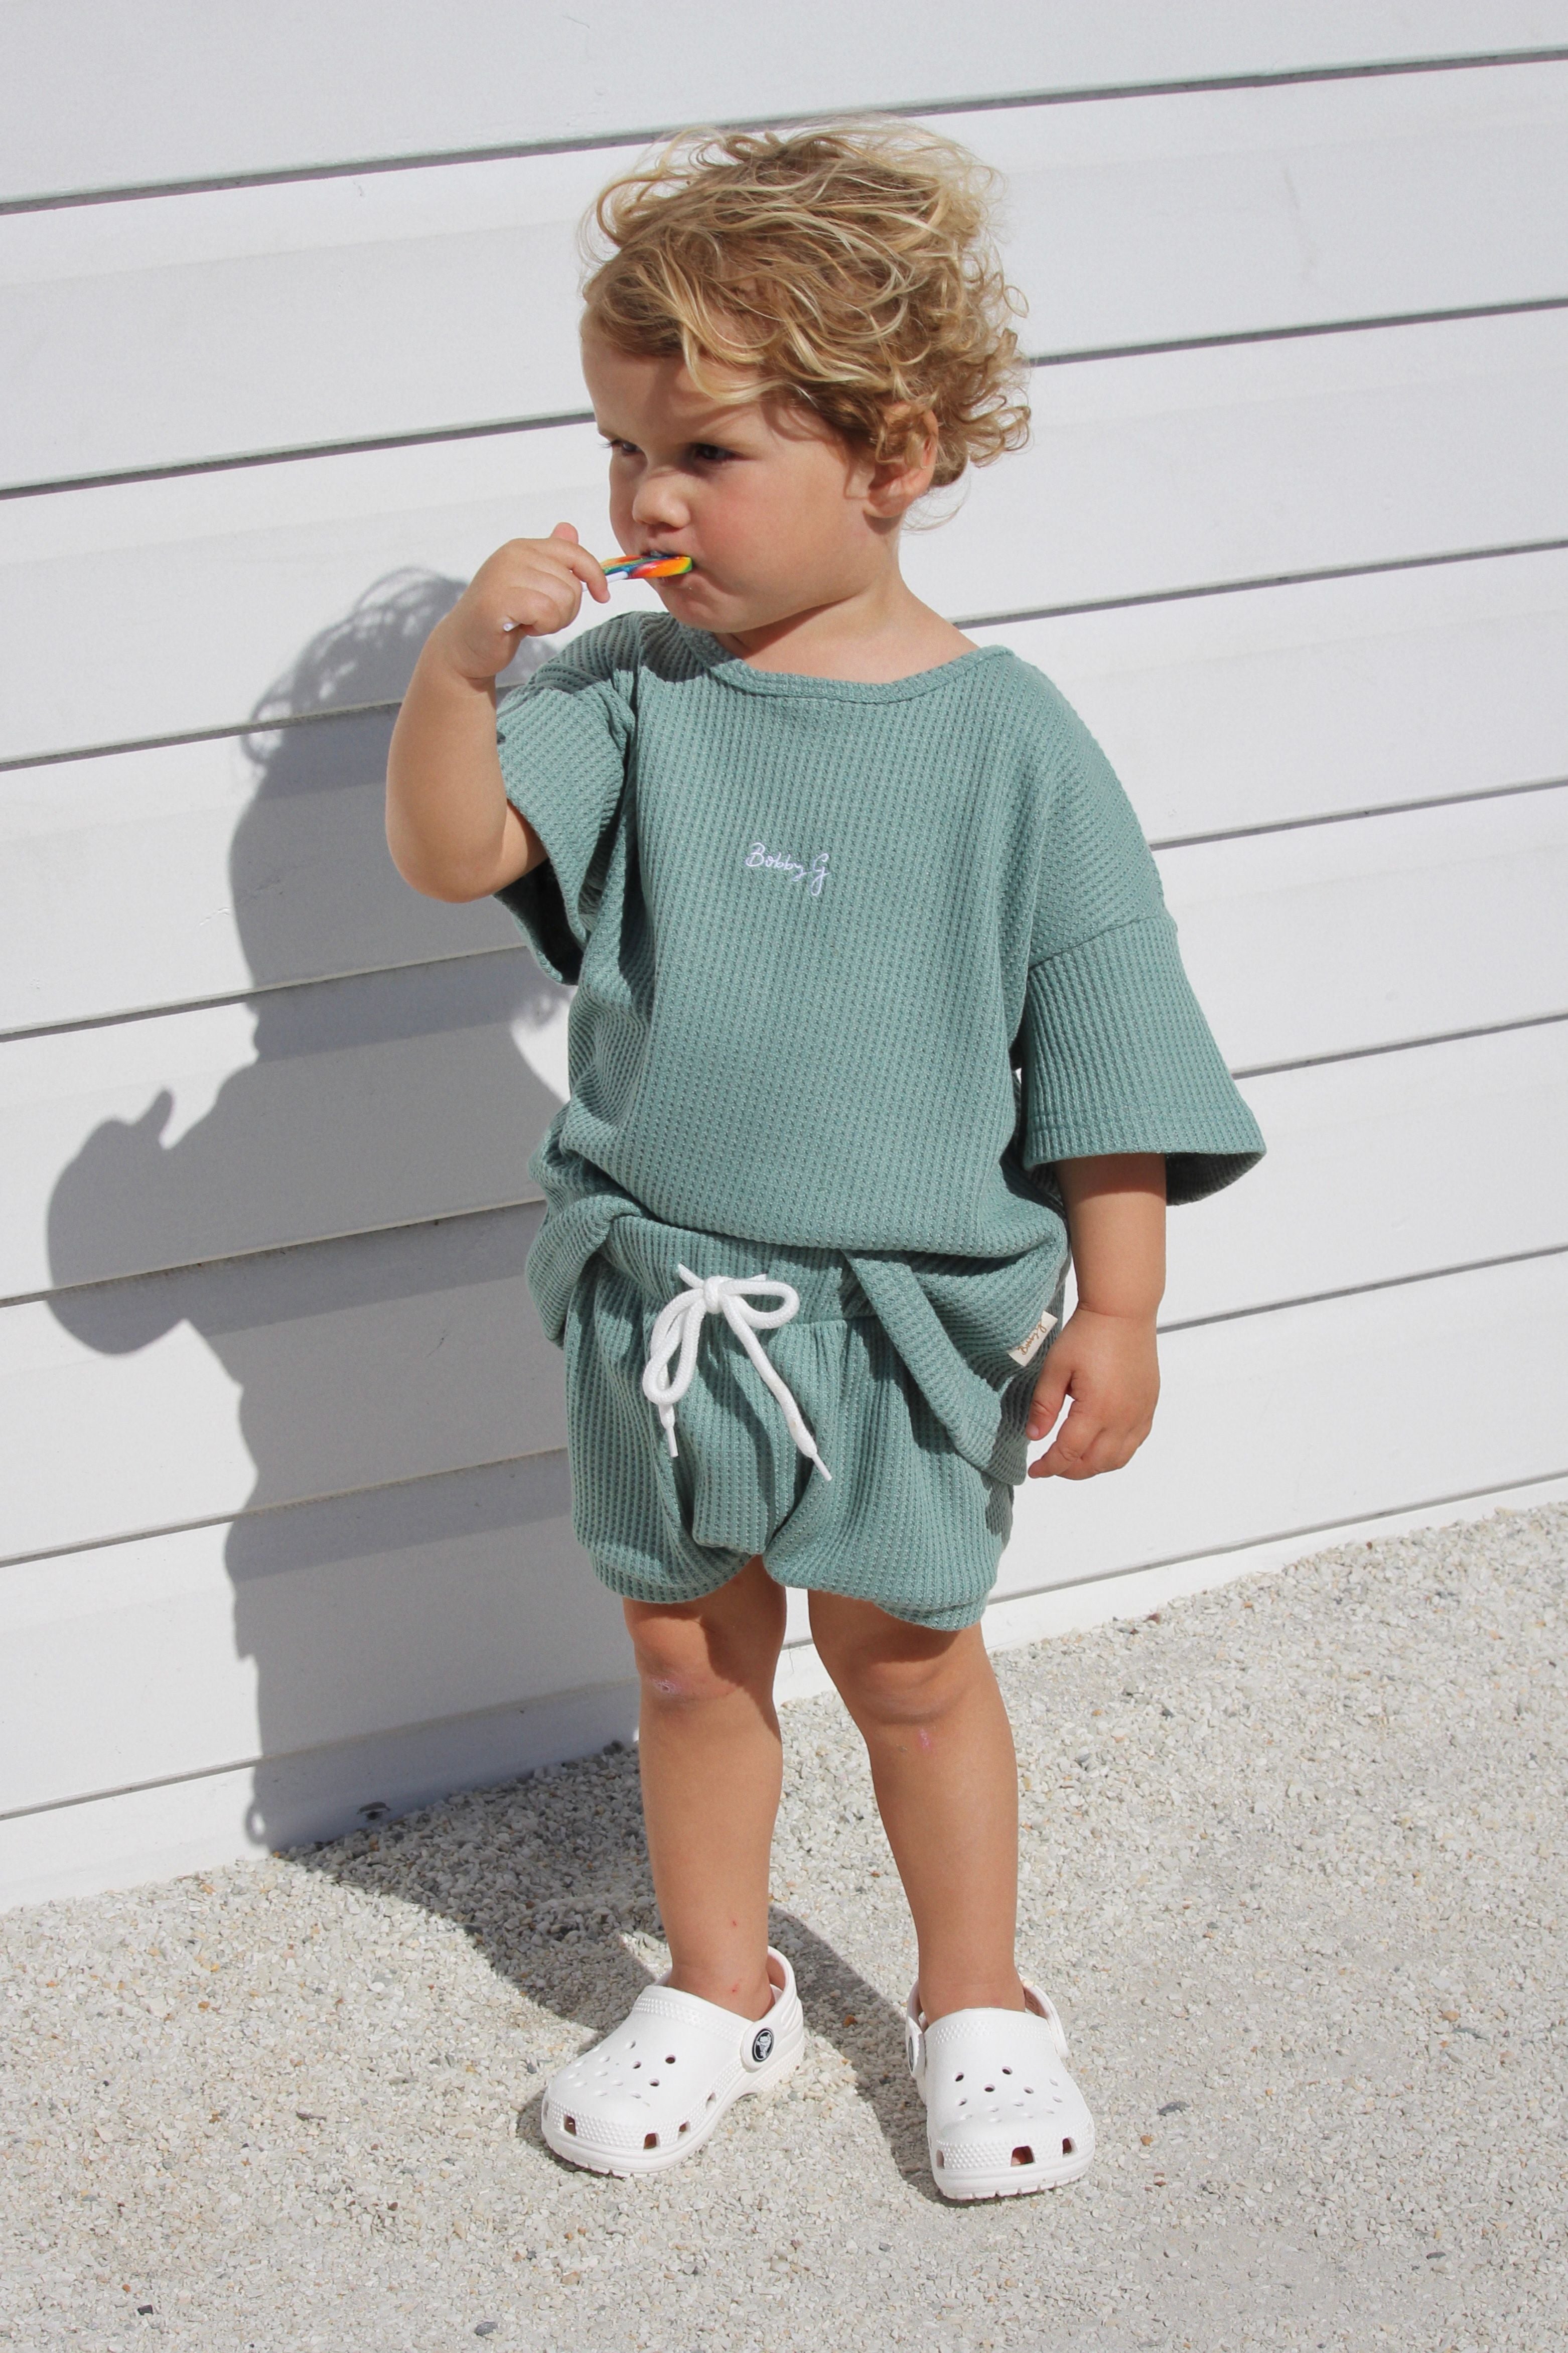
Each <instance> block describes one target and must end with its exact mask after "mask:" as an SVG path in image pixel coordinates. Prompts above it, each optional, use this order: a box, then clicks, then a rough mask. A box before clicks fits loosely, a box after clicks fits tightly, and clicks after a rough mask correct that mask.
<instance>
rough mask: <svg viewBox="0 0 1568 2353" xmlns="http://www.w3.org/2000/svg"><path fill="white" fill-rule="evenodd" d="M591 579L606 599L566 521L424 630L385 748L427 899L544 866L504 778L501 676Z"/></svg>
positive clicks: (398, 844)
mask: <svg viewBox="0 0 1568 2353" xmlns="http://www.w3.org/2000/svg"><path fill="white" fill-rule="evenodd" d="M584 585H585V586H587V587H588V589H589V590H590V591H591V593H592V594H593V595H594V596H595V597H596V598H597V599H598V601H599V603H600V604H601V605H602V604H605V603H606V602H607V601H608V598H609V594H610V591H609V587H608V586H607V584H606V582H605V575H604V573H603V572H602V571H601V570H600V568H599V565H598V564H597V562H596V561H595V558H594V557H593V556H591V555H590V554H588V552H587V550H586V549H585V548H583V547H579V546H578V544H577V534H576V533H575V532H574V530H573V528H572V525H571V524H570V523H569V522H560V523H557V524H556V526H555V529H554V530H553V532H552V533H551V535H550V537H549V538H548V539H513V540H509V541H508V543H507V544H506V545H505V546H504V547H500V548H498V549H497V550H496V552H495V554H493V555H492V556H491V557H490V558H489V562H488V563H486V564H484V565H481V566H480V568H479V571H478V572H477V573H476V574H475V575H474V578H473V580H472V581H471V582H470V583H469V585H468V587H467V588H466V589H465V590H464V592H463V594H462V596H460V597H459V598H458V602H457V603H456V604H455V605H454V606H453V607H452V609H451V611H450V612H449V613H448V614H447V617H446V619H445V620H444V621H437V624H436V627H435V628H433V629H432V630H431V632H430V635H429V636H428V637H427V638H426V640H425V647H424V650H423V651H422V653H421V654H420V656H419V659H418V661H417V662H416V664H415V669H414V676H413V678H412V679H411V681H409V687H408V691H407V693H406V694H405V696H404V698H403V708H402V710H401V711H400V712H398V714H397V724H396V726H395V728H394V729H393V731H392V744H391V748H390V749H389V751H388V753H387V759H386V844H387V848H388V849H390V850H391V852H392V862H393V864H394V865H395V867H396V869H397V871H398V872H399V873H400V874H401V875H402V877H403V879H404V881H405V882H411V883H412V884H413V886H414V888H415V890H416V891H423V892H424V893H425V894H426V898H430V899H449V900H464V899H484V898H488V897H489V894H490V892H494V891H500V890H501V889H503V888H504V887H505V885H506V884H507V883H509V882H515V881H517V879H518V877H519V876H520V875H522V874H527V873H529V872H530V871H531V869H532V868H534V867H535V866H540V865H542V863H543V861H544V856H545V850H544V845H543V843H542V841H541V840H540V839H539V836H538V835H537V834H536V833H535V832H534V830H533V828H532V827H531V825H530V824H529V823H528V821H527V819H526V818H522V817H520V816H519V814H518V812H517V810H516V809H514V808H513V807H512V805H511V803H510V801H509V800H508V798H507V797H506V788H505V786H504V785H503V784H502V782H501V772H500V756H499V754H498V753H497V751H496V690H495V681H496V675H497V673H498V671H500V670H504V669H505V668H506V666H507V664H508V662H509V661H510V659H511V658H512V656H513V654H514V653H515V652H516V651H517V646H518V639H519V638H520V637H525V638H538V637H547V636H549V635H550V633H551V632H552V630H555V629H563V628H566V626H567V624H568V623H569V622H571V621H574V620H575V618H576V617H577V608H578V607H579V606H580V605H581V603H582V601H583V589H584Z"/></svg>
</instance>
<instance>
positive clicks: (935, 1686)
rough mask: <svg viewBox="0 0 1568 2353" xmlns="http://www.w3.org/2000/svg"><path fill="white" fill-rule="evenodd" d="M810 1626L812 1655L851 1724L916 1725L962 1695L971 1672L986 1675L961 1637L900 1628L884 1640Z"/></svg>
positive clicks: (976, 1647) (967, 1634)
mask: <svg viewBox="0 0 1568 2353" xmlns="http://www.w3.org/2000/svg"><path fill="white" fill-rule="evenodd" d="M823 1615H824V1617H825V1618H826V1623H823V1624H821V1625H818V1624H816V1622H815V1613H814V1624H813V1632H814V1634H815V1635H816V1647H817V1653H818V1656H819V1657H820V1658H821V1660H822V1662H823V1664H824V1665H825V1666H826V1669H827V1672H828V1673H829V1674H830V1675H831V1676H832V1678H833V1680H834V1683H836V1684H837V1687H838V1691H839V1694H840V1696H841V1697H842V1699H843V1701H844V1704H845V1705H846V1707H847V1708H848V1710H849V1712H850V1714H851V1715H853V1716H854V1717H855V1718H856V1720H857V1722H862V1721H870V1722H872V1723H876V1724H881V1725H921V1724H929V1723H931V1722H933V1721H934V1720H935V1719H937V1718H938V1717H940V1716H942V1715H945V1714H946V1713H947V1711H948V1710H949V1709H950V1708H951V1707H952V1706H953V1705H954V1704H956V1703H957V1702H958V1701H959V1700H960V1699H961V1698H962V1697H963V1694H965V1693H966V1692H967V1691H968V1689H969V1687H970V1685H971V1683H972V1682H973V1677H974V1675H975V1673H976V1672H981V1673H988V1672H989V1671H990V1669H989V1662H987V1660H986V1658H985V1652H984V1646H983V1645H982V1644H981V1643H980V1642H979V1641H978V1639H977V1638H975V1636H974V1634H973V1630H972V1629H967V1628H966V1629H965V1630H964V1631H963V1633H961V1634H922V1633H921V1632H920V1631H919V1630H915V1629H902V1630H900V1631H898V1632H896V1633H894V1634H892V1635H891V1637H890V1639H889V1640H886V1641H878V1640H876V1639H874V1637H872V1636H868V1633H867V1631H866V1630H865V1629H864V1628H862V1627H859V1626H854V1625H851V1626H847V1627H839V1626H837V1625H836V1624H835V1623H833V1621H832V1620H833V1616H836V1615H837V1613H832V1616H830V1615H829V1614H828V1613H823Z"/></svg>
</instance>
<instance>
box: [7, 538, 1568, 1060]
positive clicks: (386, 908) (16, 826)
mask: <svg viewBox="0 0 1568 2353" xmlns="http://www.w3.org/2000/svg"><path fill="white" fill-rule="evenodd" d="M1564 580H1565V583H1568V568H1565V572H1564ZM385 627H386V629H387V631H388V633H389V634H390V633H391V632H393V631H394V630H395V629H396V628H397V627H398V623H397V621H396V619H395V617H393V616H390V615H389V616H387V617H386V618H385ZM413 650H414V649H410V650H409V662H410V666H411V664H412V653H413ZM403 682H404V680H403V675H402V673H401V672H399V673H398V674H397V675H396V678H395V682H393V681H388V683H389V685H391V690H392V691H393V692H397V691H401V688H402V685H403ZM304 691H305V690H304V686H303V682H301V687H300V693H301V695H303V692H304ZM391 732H392V721H391V718H390V717H383V716H375V717H370V718H363V719H344V720H339V721H335V722H333V723H331V724H330V725H322V726H311V727H290V728H285V729H275V730H274V731H273V732H272V733H269V734H268V735H266V736H264V737H260V738H251V739H249V740H250V743H251V744H252V745H253V746H254V747H255V754H256V755H255V756H254V757H252V756H250V755H249V754H247V752H246V750H245V749H244V748H243V747H242V744H241V743H240V742H239V741H237V740H236V739H233V738H229V739H225V740H220V741H218V742H216V743H207V744H170V745H164V746H161V747H160V748H159V749H158V750H156V751H148V752H124V753H118V754H113V755H111V756H110V757H108V758H105V759H99V760H84V761H80V762H75V761H73V762H71V763H69V764H68V765H66V766H64V767H59V768H18V769H16V770H14V771H12V772H11V774H9V775H7V776H0V847H3V852H4V854H3V855H0V1027H4V1028H5V1029H26V1028H33V1027H41V1026H43V1025H46V1024H48V1023H54V1022H70V1021H84V1020H91V1019H93V1018H95V1017H100V1016H102V1015H104V1014H115V1013H131V1012H142V1011H148V1010H154V1009H156V1008H159V1007H160V1006H164V1005H168V1004H171V1003H174V1004H178V1003H180V1002H181V1001H182V1000H183V1001H185V1002H187V1003H188V1002H193V1001H198V1000H200V999H201V998H204V997H222V996H231V995H235V994H237V993H240V992H242V991H246V990H248V989H251V988H276V987H287V986H289V985H290V984H293V983H297V982H300V981H312V980H325V979H332V978H335V977H338V976H341V975H343V974H348V973H363V972H374V971H377V970H383V969H385V968H387V967H389V966H395V965H413V964H420V963H423V962H426V961H427V960H430V959H433V958H438V957H447V956H463V955H471V954H475V953H479V952H481V951H483V950H486V949H491V948H508V947H511V946H514V945H515V944H516V943H517V940H518V936H519V934H518V932H517V928H516V926H515V924H514V923H512V921H511V918H510V916H509V915H508V914H507V913H506V912H505V911H504V909H502V908H500V907H499V906H497V905H495V904H494V903H493V902H489V901H486V902H483V903H482V904H480V905H478V906H470V907H452V906H445V905H439V904H437V902H435V901H433V900H430V899H426V898H423V897H421V896H420V894H419V893H418V892H416V891H411V890H410V889H409V887H408V885H407V884H406V883H405V881H404V880H403V878H402V876H401V875H400V874H399V873H398V872H397V871H396V869H395V867H394V865H393V863H392V860H391V859H390V858H389V857H388V855H387V849H386V835H385V828H384V799H385V781H384V780H385V775H386V747H387V741H388V738H389V736H390V734H391ZM1565 765H1568V763H1565Z"/></svg>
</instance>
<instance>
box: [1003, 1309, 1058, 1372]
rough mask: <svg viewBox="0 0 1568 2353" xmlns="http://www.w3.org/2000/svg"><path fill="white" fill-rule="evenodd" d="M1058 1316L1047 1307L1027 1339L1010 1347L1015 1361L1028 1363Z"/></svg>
mask: <svg viewBox="0 0 1568 2353" xmlns="http://www.w3.org/2000/svg"><path fill="white" fill-rule="evenodd" d="M1056 1320H1057V1319H1056V1317H1055V1316H1054V1315H1053V1314H1051V1311H1050V1309H1049V1308H1048V1307H1047V1310H1046V1312H1045V1314H1043V1315H1042V1316H1041V1318H1040V1320H1039V1322H1038V1323H1037V1324H1036V1326H1035V1328H1034V1330H1033V1331H1032V1332H1031V1333H1030V1334H1029V1335H1028V1338H1027V1339H1026V1340H1020V1341H1019V1343H1018V1345H1017V1346H1016V1348H1009V1349H1008V1351H1007V1354H1008V1355H1009V1356H1011V1357H1012V1359H1013V1362H1014V1363H1015V1364H1016V1365H1026V1364H1027V1363H1028V1361H1029V1359H1030V1357H1031V1356H1033V1355H1034V1353H1035V1351H1036V1349H1037V1347H1038V1346H1039V1345H1040V1342H1041V1341H1042V1340H1043V1339H1044V1338H1045V1336H1046V1334H1047V1332H1048V1331H1049V1330H1050V1328H1051V1325H1052V1324H1054V1323H1055V1322H1056Z"/></svg>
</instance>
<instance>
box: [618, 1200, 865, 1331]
mask: <svg viewBox="0 0 1568 2353" xmlns="http://www.w3.org/2000/svg"><path fill="white" fill-rule="evenodd" d="M599 1255H600V1257H601V1258H603V1259H604V1260H605V1263H606V1264H607V1265H609V1266H612V1267H614V1268H615V1270H616V1272H617V1273H619V1274H624V1275H625V1276H626V1278H627V1280H628V1281H629V1282H635V1283H636V1285H637V1289H638V1290H639V1291H640V1292H641V1293H643V1294H644V1296H645V1297H646V1298H647V1301H648V1303H649V1304H650V1306H655V1307H662V1306H663V1305H664V1303H665V1302H666V1301H667V1300H668V1299H671V1298H673V1297H674V1296H675V1294H676V1293H677V1292H680V1291H684V1290H685V1289H686V1277H685V1276H684V1275H683V1274H682V1273H681V1272H680V1268H681V1266H682V1265H686V1266H689V1268H690V1269H691V1271H692V1273H693V1274H700V1275H704V1276H706V1275H710V1274H733V1275H749V1274H765V1275H767V1276H768V1277H769V1278H770V1279H771V1280H772V1281H773V1282H787V1283H789V1284H790V1285H791V1286H792V1287H793V1288H794V1289H795V1291H797V1292H798V1293H799V1294H800V1318H801V1320H802V1321H804V1322H805V1323H809V1324H825V1323H847V1322H848V1321H849V1320H851V1319H852V1318H853V1317H855V1316H859V1315H869V1314H871V1313H872V1308H871V1303H870V1301H869V1300H868V1298H867V1296H866V1293H865V1292H864V1291H863V1290H862V1289H861V1286H860V1281H859V1277H858V1275H857V1274H856V1272H855V1271H854V1269H853V1268H852V1267H851V1266H850V1265H849V1263H848V1261H847V1260H846V1259H845V1257H844V1255H843V1253H842V1252H841V1251H839V1250H826V1249H802V1248H800V1247H799V1246H798V1245H797V1246H795V1247H793V1248H792V1247H790V1246H789V1245H787V1244H782V1243H778V1242H749V1241H742V1240H739V1239H737V1238H736V1237H734V1236H732V1235H730V1234H707V1233H702V1232H700V1231H698V1230H696V1229H693V1228H691V1227H688V1226H667V1225H663V1224H661V1223H660V1222H659V1220H658V1219H657V1218H638V1217H619V1218H616V1219H613V1220H612V1222H611V1225H610V1229H609V1231H608V1233H607V1234H606V1235H605V1239H604V1240H603V1242H602V1243H601V1244H600V1246H599Z"/></svg>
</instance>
